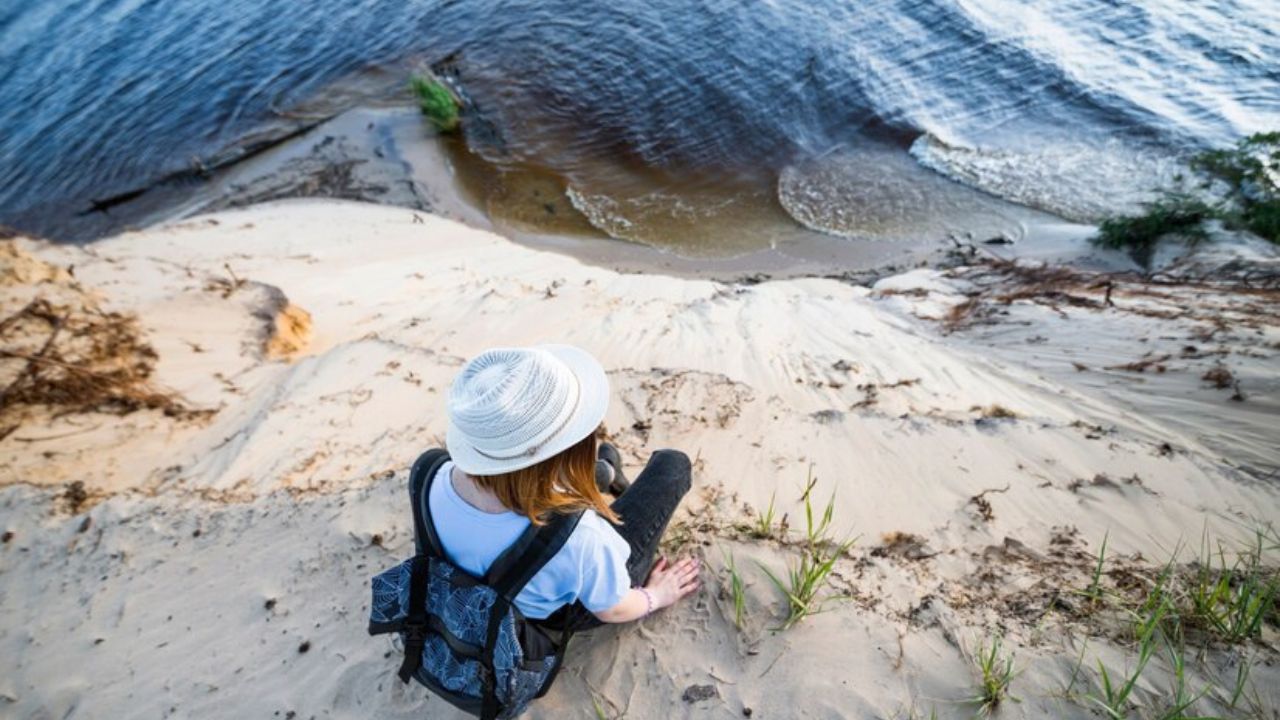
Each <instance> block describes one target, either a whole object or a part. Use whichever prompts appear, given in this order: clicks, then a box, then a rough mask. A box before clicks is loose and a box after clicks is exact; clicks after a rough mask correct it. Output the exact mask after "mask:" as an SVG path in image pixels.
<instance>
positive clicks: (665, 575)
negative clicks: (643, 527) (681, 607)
mask: <svg viewBox="0 0 1280 720" xmlns="http://www.w3.org/2000/svg"><path fill="white" fill-rule="evenodd" d="M698 586H699V582H698V561H697V560H696V559H694V558H685V559H683V560H681V561H680V562H678V563H676V564H675V565H670V564H668V563H667V559H666V558H659V559H658V562H656V563H654V565H653V570H651V571H650V572H649V581H648V582H647V583H645V586H644V589H643V590H641V589H639V588H632V589H631V590H629V591H628V592H627V594H626V595H623V596H622V600H620V601H619V602H618V604H617V605H614V606H613V607H611V608H609V609H607V610H601V611H600V612H598V613H595V616H596V617H597V618H599V619H600V621H601V622H606V623H624V622H630V621H632V620H639V619H640V618H642V617H644V616H645V615H648V614H649V613H651V612H655V611H657V610H661V609H662V608H664V607H670V606H671V605H675V604H676V602H678V601H679V600H680V599H681V598H683V597H684V596H686V595H688V594H689V593H691V592H693V591H694V590H697V589H698Z"/></svg>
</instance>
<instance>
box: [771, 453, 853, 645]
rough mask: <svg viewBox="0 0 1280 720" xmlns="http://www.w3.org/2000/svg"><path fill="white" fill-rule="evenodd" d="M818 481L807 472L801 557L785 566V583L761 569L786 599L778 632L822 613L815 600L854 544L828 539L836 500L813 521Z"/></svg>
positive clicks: (811, 469) (811, 472) (818, 603)
mask: <svg viewBox="0 0 1280 720" xmlns="http://www.w3.org/2000/svg"><path fill="white" fill-rule="evenodd" d="M816 484H817V480H816V479H815V478H814V477H813V468H812V467H811V468H810V469H809V481H808V483H807V485H806V487H805V491H804V496H803V497H801V500H802V501H803V502H804V516H805V544H804V547H803V548H802V550H801V553H800V561H799V562H798V563H796V564H795V565H788V567H787V579H786V581H785V582H784V581H783V580H782V579H780V578H779V577H778V576H777V575H774V574H773V572H772V571H770V570H769V568H767V567H765V566H764V565H761V566H760V569H761V570H763V571H764V573H765V574H766V575H768V576H769V580H770V581H772V582H773V584H774V585H775V586H777V588H778V590H780V591H781V592H782V594H783V595H785V596H786V598H787V617H786V619H785V620H784V621H783V623H782V625H781V626H780V627H778V628H775V629H777V630H786V629H789V628H790V627H792V626H793V625H795V624H796V623H798V622H800V621H801V620H803V619H805V618H806V617H808V616H809V615H813V614H815V613H819V612H822V608H823V601H822V600H821V599H820V598H819V597H818V595H819V593H820V592H821V591H822V589H823V588H824V587H825V586H826V584H827V580H828V578H829V576H830V575H831V571H832V570H833V569H834V568H835V565H836V560H838V559H839V558H840V556H841V555H843V554H844V553H845V551H847V550H848V549H849V548H850V547H851V546H852V545H853V543H854V539H850V540H845V541H841V542H834V541H833V540H831V538H829V537H828V536H827V532H828V531H829V530H830V527H831V521H832V519H833V518H834V514H835V501H836V496H835V493H834V492H833V493H832V494H831V499H830V500H828V501H827V506H826V508H825V509H824V511H823V513H822V517H821V518H820V519H819V520H818V521H817V522H815V521H814V517H813V488H814V486H815V485H816Z"/></svg>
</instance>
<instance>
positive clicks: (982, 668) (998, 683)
mask: <svg viewBox="0 0 1280 720" xmlns="http://www.w3.org/2000/svg"><path fill="white" fill-rule="evenodd" d="M973 663H974V667H975V669H976V670H977V672H978V676H979V683H978V694H977V695H975V696H974V697H973V699H972V702H974V703H975V704H977V705H978V712H979V713H981V714H984V715H986V714H990V713H991V712H992V711H994V710H995V709H996V708H997V707H999V706H1000V703H1002V702H1004V701H1005V700H1006V699H1009V700H1013V701H1014V702H1017V701H1018V699H1017V698H1015V697H1013V696H1012V695H1010V694H1009V686H1010V685H1011V684H1012V683H1013V678H1014V677H1016V676H1017V674H1018V672H1017V670H1015V669H1014V666H1013V654H1012V653H1009V654H1006V653H1005V652H1004V648H1003V647H1002V641H1001V638H1000V636H999V635H996V636H994V637H992V638H991V639H990V640H989V641H988V640H984V641H982V643H981V644H980V645H979V646H978V654H977V655H976V656H974V657H973Z"/></svg>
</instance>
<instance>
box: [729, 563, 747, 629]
mask: <svg viewBox="0 0 1280 720" xmlns="http://www.w3.org/2000/svg"><path fill="white" fill-rule="evenodd" d="M724 561H725V569H726V570H727V571H728V573H729V597H730V599H732V600H733V626H734V627H736V628H738V629H739V630H741V629H742V623H743V621H744V620H745V619H746V615H747V596H746V592H745V588H744V587H743V584H742V575H741V574H740V573H739V572H738V566H737V564H736V563H735V562H734V559H733V554H732V553H725V557H724Z"/></svg>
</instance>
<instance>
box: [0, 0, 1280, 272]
mask: <svg viewBox="0 0 1280 720" xmlns="http://www.w3.org/2000/svg"><path fill="white" fill-rule="evenodd" d="M440 61H447V64H448V65H449V66H450V67H452V68H455V69H456V70H457V72H458V76H459V78H460V82H461V87H462V88H463V90H464V92H465V93H466V95H467V96H468V97H469V98H470V99H471V101H472V102H473V103H474V111H473V118H474V120H475V121H474V122H472V123H471V124H470V126H469V127H470V131H469V134H468V140H469V141H470V143H471V145H472V147H473V148H474V150H475V151H476V152H478V153H479V154H480V155H482V156H483V157H485V158H486V159H487V160H489V161H491V162H493V163H496V164H498V165H500V166H502V165H509V166H513V167H514V166H526V167H537V168H539V171H540V172H549V173H552V174H554V175H555V176H556V177H558V178H561V183H562V185H563V187H564V189H565V192H566V193H567V194H568V196H569V197H570V199H571V200H572V204H573V205H574V206H575V207H577V208H578V209H579V210H581V211H582V213H583V215H584V217H585V218H587V220H588V221H590V222H591V223H592V224H593V225H594V226H595V227H597V228H599V229H601V230H604V231H605V232H608V233H609V234H612V235H614V236H615V237H622V238H624V239H629V240H638V241H640V242H652V243H661V242H682V243H684V244H685V246H686V247H687V246H690V245H696V244H698V243H708V244H713V245H714V244H716V243H725V242H727V241H726V238H728V237H730V236H733V237H738V236H740V235H742V234H743V233H747V234H750V233H756V234H764V235H769V234H770V233H784V234H785V230H784V229H783V227H782V226H783V225H784V224H786V223H787V222H792V221H794V225H795V227H797V228H811V229H816V230H819V231H822V232H827V233H833V234H838V235H842V236H847V237H850V238H856V239H881V240H894V239H897V238H899V237H901V236H910V235H912V234H922V233H923V234H937V233H940V232H944V231H947V230H948V229H952V228H954V227H956V226H960V227H962V228H964V229H968V230H970V231H976V232H988V231H990V232H997V233H1015V234H1016V231H1017V229H1018V227H1019V224H1020V222H1021V221H1020V219H1019V216H1018V213H1017V211H1016V210H1015V209H1011V206H1010V203H1002V202H1000V201H997V200H996V199H995V198H1003V199H1004V200H1007V201H1011V202H1012V203H1018V204H1022V205H1027V206H1030V207H1034V208H1039V209H1043V210H1047V211H1050V212H1053V213H1056V214H1059V215H1062V216H1065V217H1068V218H1071V219H1076V220H1085V221H1089V220H1095V219H1097V218H1098V217H1101V216H1102V215H1105V214H1106V213H1108V212H1115V211H1118V210H1125V209H1131V208H1132V207H1133V206H1134V205H1135V204H1136V203H1138V202H1140V201H1141V200H1143V199H1144V198H1146V197H1148V196H1149V195H1148V193H1149V191H1150V190H1151V188H1152V187H1154V186H1156V185H1158V184H1161V183H1164V182H1167V181H1168V180H1169V178H1171V177H1172V176H1173V175H1176V174H1177V173H1178V172H1179V171H1180V170H1181V167H1182V165H1181V161H1182V159H1183V158H1185V156H1186V155H1187V153H1188V152H1192V151H1195V150H1198V149H1202V148H1206V147H1215V146H1224V145H1227V144H1230V143H1232V142H1234V141H1235V140H1236V139H1237V138H1239V137H1241V136H1243V135H1246V134H1249V133H1252V132H1258V131H1264V130H1272V129H1277V128H1280V3H1276V2H1274V0H1235V1H1226V0H1198V1H1194V2H1193V1H1188V0H1136V1H1134V2H1128V3H1115V2H1109V1H1106V0H1021V1H1018V2H1014V1H1013V0H955V1H951V2H948V1H946V0H927V1H925V0H867V1H865V2H849V1H847V0H845V1H839V2H837V1H827V2H807V1H803V0H772V1H771V2H759V1H758V0H757V1H755V2H746V1H745V0H741V1H735V0H705V1H703V2H691V1H690V0H649V1H648V2H644V3H639V2H635V3H584V2H582V1H581V0H573V1H569V0H538V1H536V2H535V1H525V2H502V1H498V0H469V1H468V2H459V1H457V0H341V1H339V0H308V2H305V3H299V2H293V1H292V0H288V1H285V0H273V1H257V0H255V1H252V2H251V1H248V0H240V1H235V0H232V1H229V2H227V1H224V2H214V1H213V0H164V2H160V1H159V0H42V1H41V2H21V1H20V0H0V170H2V171H3V179H4V182H3V185H2V186H0V222H4V223H8V224H13V225H17V226H20V227H24V228H29V229H33V230H37V231H42V232H51V233H54V234H57V233H58V230H59V228H60V227H62V226H63V225H64V218H66V217H67V216H70V215H73V214H74V213H76V212H81V211H84V210H85V209H87V208H88V207H89V206H90V205H91V202H92V200H93V199H96V198H104V197H109V196H112V195H115V194H119V193H124V192H129V191H131V190H134V189H138V188H142V187H145V186H147V184H148V183H151V182H153V181H154V180H155V179H156V178H159V177H161V176H163V175H165V174H166V173H170V172H175V171H181V170H183V169H186V168H189V167H191V165H192V160H193V158H199V159H201V160H202V161H207V160H208V159H209V158H210V157H213V156H215V155H216V154H217V152H218V151H219V150H220V149H222V148H225V147H227V146H229V145H234V143H235V142H236V141H237V139H239V138H241V137H243V136H244V135H245V134H247V133H251V132H255V131H260V130H261V129H262V128H263V127H264V126H269V125H270V124H271V123H277V124H278V123H279V122H281V119H282V117H281V114H280V113H281V111H282V110H287V109H289V108H291V107H293V106H295V105H297V104H298V103H300V102H302V101H304V100H307V99H308V98H311V97H313V96H315V95H316V94H317V93H320V94H322V95H326V96H327V99H328V100H329V101H330V104H331V105H332V104H337V105H341V104H342V103H354V102H358V101H359V100H360V98H361V97H362V96H364V95H379V94H385V93H386V92H387V91H388V88H389V87H398V86H399V85H400V83H401V82H402V80H403V75H404V73H405V70H404V68H405V67H406V64H409V63H418V62H421V63H433V62H440ZM343 79H345V80H346V82H345V83H344V84H342V85H341V86H336V85H334V83H335V82H336V81H339V80H343ZM335 87H342V88H343V89H344V91H343V92H342V93H336V92H335V91H333V88H335ZM941 176H945V177H946V178H948V179H949V180H947V181H941V180H940V177H941ZM717 218H718V219H720V220H723V219H725V218H734V219H736V220H737V222H736V224H734V223H729V224H728V225H729V226H732V227H733V228H734V229H733V232H731V233H725V232H721V233H719V235H717V234H716V233H709V232H707V231H706V228H708V227H721V228H723V227H726V225H725V224H724V223H723V222H721V223H720V224H719V225H717V222H719V220H717ZM780 218H781V220H780ZM734 242H736V241H734ZM744 242H745V241H744ZM750 242H752V243H755V242H770V238H768V237H764V238H756V239H752V240H750ZM729 244H730V245H732V244H733V243H732V242H730V243H729Z"/></svg>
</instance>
